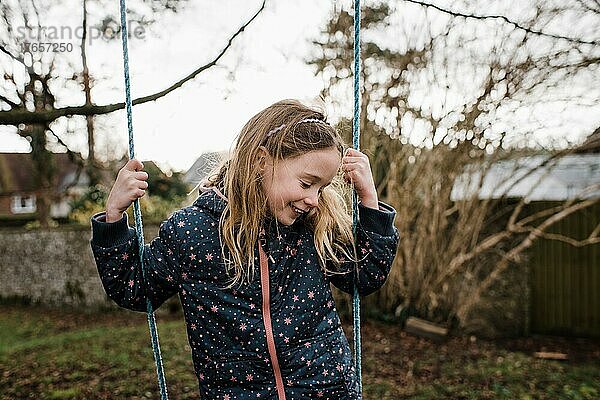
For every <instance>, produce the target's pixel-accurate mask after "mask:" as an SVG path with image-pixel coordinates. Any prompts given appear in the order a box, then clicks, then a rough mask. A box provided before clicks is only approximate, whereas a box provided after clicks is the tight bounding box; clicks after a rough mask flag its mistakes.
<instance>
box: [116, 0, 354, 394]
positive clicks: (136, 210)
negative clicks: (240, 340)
mask: <svg viewBox="0 0 600 400" xmlns="http://www.w3.org/2000/svg"><path fill="white" fill-rule="evenodd" d="M119 3H120V11H121V40H122V43H123V71H124V77H125V107H126V111H127V131H128V135H129V159H133V158H134V157H135V151H134V147H133V119H132V104H131V81H130V79H129V52H128V49H127V14H126V9H127V8H126V5H125V0H119ZM352 138H353V140H352V146H353V148H354V149H355V150H359V147H360V143H359V141H360V0H355V1H354V119H353V124H352ZM352 209H353V228H354V232H355V233H356V226H357V223H358V198H357V196H356V192H354V193H353V196H352ZM133 214H134V217H135V227H136V233H137V237H138V253H139V256H140V263H141V266H142V278H143V279H144V282H145V281H146V267H145V264H144V230H143V225H142V214H141V212H140V203H139V200H136V201H135V202H134V203H133ZM357 272H358V271H357ZM356 277H357V278H356V279H357V280H358V273H357V275H356ZM356 283H357V282H356ZM352 310H353V314H354V356H355V357H354V358H355V365H356V374H357V376H358V386H359V393H360V396H361V398H362V368H361V338H360V297H359V294H358V285H357V284H355V285H354V298H353V307H352ZM146 312H147V314H148V325H149V327H150V336H151V338H152V350H153V354H154V361H155V363H156V374H157V376H158V385H159V388H160V398H161V400H168V398H169V397H168V394H167V384H166V379H165V372H164V368H163V362H162V356H161V353H160V344H159V341H158V331H157V328H156V318H155V316H154V310H153V307H152V302H151V301H150V298H149V297H148V298H147V299H146Z"/></svg>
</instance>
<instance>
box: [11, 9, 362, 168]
mask: <svg viewBox="0 0 600 400" xmlns="http://www.w3.org/2000/svg"><path fill="white" fill-rule="evenodd" d="M69 2H70V3H73V9H78V8H77V4H78V3H79V1H74V0H69ZM344 3H345V2H344V1H336V2H330V3H329V4H328V5H327V6H325V7H324V6H323V4H324V2H319V1H318V0H305V1H302V2H297V1H292V0H283V1H282V0H280V1H277V2H271V4H269V6H268V8H267V9H266V10H265V11H264V12H263V13H262V14H261V16H259V18H258V19H257V20H255V21H254V22H253V23H252V25H251V26H250V27H249V28H248V29H247V30H246V31H245V32H244V33H243V35H242V36H240V37H239V38H238V39H236V41H235V42H234V46H233V48H232V49H231V50H230V51H229V53H228V55H227V56H226V57H224V58H223V59H222V61H221V62H220V63H219V64H220V65H217V66H216V67H213V68H211V69H210V70H208V71H207V72H203V73H201V74H200V75H199V76H198V77H197V78H196V79H195V80H194V81H192V82H188V83H186V84H185V85H184V86H183V87H182V88H180V89H177V90H176V91H174V92H172V93H170V94H169V95H167V96H166V97H164V98H161V99H159V100H158V101H156V102H153V103H147V104H144V105H140V106H136V107H134V109H133V114H134V137H135V149H136V156H137V157H138V158H140V159H151V160H155V161H157V162H158V163H159V164H160V165H161V166H165V167H171V168H174V169H177V170H186V169H188V168H189V167H190V166H191V165H192V163H193V162H194V160H195V159H196V158H197V157H198V156H199V155H200V154H201V153H203V152H206V151H216V150H224V149H228V148H229V147H230V146H231V144H232V142H233V139H234V137H235V135H236V134H237V132H238V131H239V130H240V128H241V127H242V126H243V124H244V123H245V122H246V121H247V120H248V119H249V118H250V117H251V116H252V115H254V114H255V113H256V112H258V111H259V110H261V109H263V108H264V107H266V106H268V105H269V104H271V103H273V102H275V101H277V100H280V99H283V98H300V99H312V98H315V97H316V96H318V95H319V93H320V91H321V90H322V89H323V82H322V81H321V80H320V78H318V77H315V76H314V71H313V69H312V68H310V67H308V66H307V65H306V64H305V62H304V59H305V58H306V56H307V54H308V52H309V51H310V50H311V45H310V40H312V39H314V38H315V37H316V36H317V35H318V33H319V31H320V30H321V29H322V28H323V27H324V24H325V23H326V22H327V17H328V15H329V13H330V12H331V10H332V7H334V6H341V5H343V4H344ZM346 3H347V2H346ZM115 4H118V2H115ZM205 4H206V3H205ZM260 4H261V2H260V1H244V2H241V1H223V2H219V3H218V6H212V7H206V6H202V3H200V2H190V4H189V5H187V6H186V8H185V10H184V12H182V13H178V14H176V15H167V16H166V17H163V18H161V19H160V20H159V21H158V22H157V23H156V25H155V26H154V27H153V28H152V32H147V37H146V39H145V40H143V41H140V40H138V41H135V40H131V41H130V70H131V76H132V95H133V97H134V98H135V97H138V96H142V95H146V94H150V93H153V92H155V91H158V90H161V89H164V88H165V87H167V86H168V85H170V84H171V83H173V82H175V81H177V80H179V79H181V78H182V77H184V76H186V75H187V74H188V73H190V72H191V71H193V70H194V69H196V68H198V67H199V66H200V65H203V64H205V63H207V62H209V61H211V60H212V59H213V58H214V57H215V56H216V55H217V54H218V53H219V52H220V50H221V49H222V48H223V47H224V46H225V44H226V43H227V39H228V38H229V37H230V36H231V35H232V34H233V33H234V32H236V31H237V30H238V28H239V27H240V26H241V25H242V23H243V22H245V21H246V20H248V19H249V18H250V17H251V16H252V15H253V14H254V13H255V12H256V11H257V10H258V8H259V7H260ZM90 13H92V14H93V13H94V10H93V8H92V9H90ZM72 17H74V18H71V20H69V19H68V18H67V17H65V16H64V14H62V13H60V12H57V14H56V15H55V18H56V19H55V22H54V23H55V24H57V25H60V26H62V25H64V24H66V23H67V21H69V23H70V24H72V25H73V26H76V25H77V24H78V21H79V19H78V17H79V18H80V16H77V15H76V13H72ZM52 23H53V22H47V23H46V25H47V26H49V25H51V24H52ZM79 23H80V22H79ZM76 51H77V50H76ZM88 54H89V56H88V57H89V61H88V63H89V65H90V71H91V74H92V75H93V76H98V77H101V78H102V79H99V80H98V81H97V83H96V85H95V87H94V89H93V92H92V94H93V101H94V102H95V103H96V104H107V103H112V102H117V101H123V97H124V94H123V82H122V81H123V76H122V73H123V72H122V68H123V67H122V59H121V57H122V56H121V47H120V42H115V43H112V44H107V43H105V42H103V41H102V40H95V41H93V42H92V44H91V45H90V46H89V48H88ZM75 56H76V54H75ZM75 58H76V57H75ZM231 71H235V77H233V80H232V76H231ZM349 102H350V103H351V99H349ZM77 103H78V102H77V101H75V102H73V103H71V104H69V105H73V104H77ZM350 103H349V104H350ZM62 105H63V106H64V105H67V104H62ZM63 120H64V119H63ZM96 122H97V125H98V126H99V128H100V130H101V131H107V132H109V134H110V139H109V140H106V138H105V137H103V136H100V137H99V138H98V140H97V142H98V143H97V144H98V152H99V153H100V154H103V153H104V154H106V153H107V152H109V153H114V149H115V141H119V142H120V143H121V149H122V148H124V146H125V143H126V141H127V131H126V120H125V114H124V112H115V113H112V114H111V115H110V116H108V117H101V118H96ZM70 124H71V129H73V130H79V129H82V128H84V126H83V124H82V121H81V120H79V121H72V122H71V123H70ZM67 139H69V138H67ZM68 143H69V144H74V145H76V146H79V148H81V149H84V148H85V142H84V141H83V137H82V136H81V135H79V136H78V137H71V138H70V141H69V142H68ZM0 151H22V152H26V151H29V144H28V142H27V141H26V140H25V139H23V138H20V137H18V136H17V135H15V134H14V133H13V129H12V128H0ZM85 153H87V152H86V151H85Z"/></svg>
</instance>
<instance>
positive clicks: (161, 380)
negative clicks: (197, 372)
mask: <svg viewBox="0 0 600 400" xmlns="http://www.w3.org/2000/svg"><path fill="white" fill-rule="evenodd" d="M120 9H121V39H122V42H123V70H124V74H125V106H126V110H127V131H128V132H129V159H133V158H134V157H135V151H134V149H133V121H132V111H131V82H130V80H129V52H128V51H127V16H126V14H127V13H126V6H125V0H120ZM133 214H134V216H135V229H136V232H137V237H138V253H139V256H140V263H141V265H142V279H143V280H144V282H146V267H145V265H144V229H143V226H142V213H141V212H140V202H139V200H138V199H136V200H135V202H134V203H133ZM146 313H147V314H148V326H149V327H150V336H151V337H152V350H153V353H154V362H155V363H156V374H157V375H158V386H159V387H160V398H161V400H168V398H169V397H168V395H167V382H166V379H165V371H164V369H163V362H162V356H161V354H160V344H159V343H158V331H157V329H156V318H155V317H154V310H153V307H152V302H151V301H150V296H149V294H148V293H146Z"/></svg>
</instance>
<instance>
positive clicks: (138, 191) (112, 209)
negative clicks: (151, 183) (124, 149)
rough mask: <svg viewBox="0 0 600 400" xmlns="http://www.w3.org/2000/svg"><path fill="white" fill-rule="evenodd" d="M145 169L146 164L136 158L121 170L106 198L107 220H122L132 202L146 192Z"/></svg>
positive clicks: (146, 178) (146, 177) (146, 175)
mask: <svg viewBox="0 0 600 400" xmlns="http://www.w3.org/2000/svg"><path fill="white" fill-rule="evenodd" d="M143 169H144V164H142V162H141V161H139V160H137V159H135V158H134V159H131V160H129V161H128V162H127V164H125V166H124V167H123V168H121V169H120V170H119V173H118V175H117V180H116V181H115V184H114V185H113V187H112V189H111V190H110V194H109V195H108V199H107V200H106V222H115V221H118V220H120V219H121V218H122V217H123V213H124V212H125V211H126V210H127V209H128V208H129V206H130V205H131V203H133V202H134V201H135V200H136V199H138V198H140V197H142V196H143V195H145V194H146V189H147V188H148V182H146V180H148V174H147V173H146V172H144V171H142V170H143Z"/></svg>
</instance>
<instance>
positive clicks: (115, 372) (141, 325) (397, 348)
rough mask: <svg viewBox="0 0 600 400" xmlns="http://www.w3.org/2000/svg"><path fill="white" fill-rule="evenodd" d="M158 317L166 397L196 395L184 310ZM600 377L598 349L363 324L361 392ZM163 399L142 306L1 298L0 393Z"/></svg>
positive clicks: (597, 385) (470, 391)
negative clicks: (513, 347)
mask: <svg viewBox="0 0 600 400" xmlns="http://www.w3.org/2000/svg"><path fill="white" fill-rule="evenodd" d="M158 326H159V333H160V340H161V348H162V352H163V359H164V366H165V372H166V375H167V376H166V378H167V384H168V387H169V394H170V398H173V399H198V398H199V395H198V390H197V384H196V379H195V377H194V373H193V367H192V362H191V355H190V349H189V346H188V344H187V336H186V332H185V327H184V322H183V320H182V318H181V317H169V318H163V317H158ZM585 343H586V344H584V346H588V345H589V342H585ZM595 346H596V347H594V348H592V349H589V351H590V352H595V353H593V354H598V345H597V344H596V345H595ZM587 351H588V349H587V348H586V349H585V351H584V352H587ZM598 377H600V363H598V360H597V358H596V359H594V358H592V359H591V360H584V361H578V362H568V363H565V362H556V361H548V360H540V359H535V358H533V357H531V355H529V354H526V353H524V352H518V351H509V350H507V349H504V348H502V347H500V346H499V345H496V344H494V343H492V342H483V341H477V342H476V343H472V342H470V341H469V340H466V339H461V338H456V339H452V340H450V341H448V342H447V343H444V344H433V343H431V342H428V341H425V340H422V339H417V338H414V337H411V336H408V335H406V334H404V333H403V332H402V331H400V330H399V329H398V328H397V327H395V326H393V325H384V324H381V323H376V322H373V321H366V322H365V326H364V328H363V382H364V384H363V388H364V398H365V400H371V399H377V400H378V399H415V400H416V399H422V400H425V399H427V400H431V399H521V400H528V399H531V400H533V399H576V400H579V399H581V400H583V399H596V398H600V380H599V378H598ZM158 398H159V394H158V388H157V383H156V372H155V367H154V361H153V357H152V349H151V345H150V336H149V333H148V326H147V322H146V318H145V315H144V314H140V313H132V312H125V311H123V312H107V313H102V314H83V313H76V312H72V311H71V312H59V311H51V310H45V309H40V308H34V307H23V306H0V399H2V400H5V399H6V400H8V399H11V400H14V399H16V400H18V399H86V400H94V399H158Z"/></svg>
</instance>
